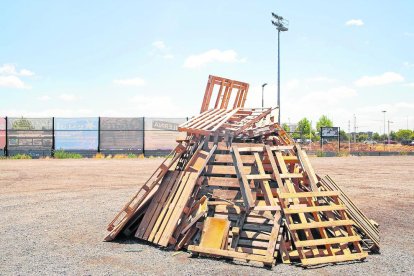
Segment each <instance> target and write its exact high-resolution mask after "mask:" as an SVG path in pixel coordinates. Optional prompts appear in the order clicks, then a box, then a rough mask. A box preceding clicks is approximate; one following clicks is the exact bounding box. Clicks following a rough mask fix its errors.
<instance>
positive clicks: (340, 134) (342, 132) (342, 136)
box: [339, 130, 349, 141]
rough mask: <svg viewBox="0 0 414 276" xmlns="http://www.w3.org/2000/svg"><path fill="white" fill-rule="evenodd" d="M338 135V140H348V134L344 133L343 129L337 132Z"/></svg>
mask: <svg viewBox="0 0 414 276" xmlns="http://www.w3.org/2000/svg"><path fill="white" fill-rule="evenodd" d="M339 136H340V140H341V141H348V140H349V136H348V134H346V132H345V131H343V130H341V131H340V132H339Z"/></svg>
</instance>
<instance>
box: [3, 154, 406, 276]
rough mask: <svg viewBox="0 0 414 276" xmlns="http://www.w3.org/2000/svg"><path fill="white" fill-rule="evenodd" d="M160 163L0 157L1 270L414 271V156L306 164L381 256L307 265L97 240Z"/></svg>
mask: <svg viewBox="0 0 414 276" xmlns="http://www.w3.org/2000/svg"><path fill="white" fill-rule="evenodd" d="M160 162H161V160H160V159H132V160H131V159H128V160H93V159H82V160H0V187H1V188H0V214H1V222H2V224H1V226H0V274H1V275H16V274H19V275H27V274H42V275H50V274H69V275H85V274H86V275H89V274H91V275H109V274H110V275H113V274H117V275H119V274H128V275H129V274H131V275H132V274H135V275H136V274H139V275H154V274H162V275H172V274H175V275H206V274H210V275H234V274H241V275H253V274H261V275H268V274H269V275H270V274H282V275H283V274H294V275H308V274H315V273H317V274H323V275H335V274H336V275H351V274H352V275H355V274H359V275H366V274H368V275H372V274H377V275H395V274H414V269H413V268H412V264H413V263H414V238H413V237H414V235H413V232H414V231H413V230H412V225H413V224H414V215H413V213H412V211H413V209H414V180H413V174H414V169H413V165H414V157H408V156H397V157H343V158H311V162H312V164H313V165H314V167H315V170H316V172H317V173H319V174H320V175H325V174H329V175H330V176H331V177H332V178H333V179H334V180H336V182H337V183H338V184H339V185H340V186H341V187H343V188H344V190H345V191H346V192H347V193H348V195H349V196H350V197H351V198H352V199H353V200H354V202H355V203H356V204H357V205H358V206H359V207H360V208H361V209H362V210H363V211H364V212H365V213H366V214H367V215H368V216H369V217H370V218H372V219H374V220H376V221H377V222H378V223H379V224H380V225H381V237H382V240H381V246H382V248H381V251H382V254H381V255H371V256H369V257H368V258H367V260H366V261H365V262H362V263H360V262H358V263H348V264H338V265H326V266H321V267H318V268H312V269H303V268H300V267H296V266H293V265H283V264H279V265H277V266H275V267H274V268H273V269H272V270H269V269H266V268H257V267H254V266H252V265H250V264H244V263H232V262H229V261H224V260H212V259H208V258H191V257H190V255H189V254H187V253H181V254H178V255H173V253H174V252H171V251H165V250H160V249H159V248H157V247H155V246H151V245H148V244H144V243H140V242H138V241H130V240H128V241H119V242H113V243H105V242H102V239H103V237H104V235H105V234H106V232H105V229H106V225H107V223H108V222H109V221H110V220H111V219H112V218H113V216H114V215H115V213H116V212H117V211H118V210H119V208H120V207H121V206H122V205H123V204H124V203H125V202H126V200H127V199H128V198H129V197H130V196H131V195H132V194H133V193H134V192H135V191H136V190H137V186H139V185H140V183H143V182H144V181H145V179H146V178H147V177H148V176H149V175H150V174H151V173H152V171H153V169H154V168H155V167H156V166H157V165H158V164H159V163H160Z"/></svg>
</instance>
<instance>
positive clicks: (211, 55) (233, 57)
mask: <svg viewBox="0 0 414 276" xmlns="http://www.w3.org/2000/svg"><path fill="white" fill-rule="evenodd" d="M212 62H220V63H237V62H246V59H245V58H239V57H238V54H237V52H236V51H234V50H225V51H221V50H218V49H212V50H209V51H206V52H204V53H201V54H198V55H190V56H189V57H188V58H187V59H186V60H185V62H184V67H186V68H200V67H203V66H204V65H206V64H208V63H212Z"/></svg>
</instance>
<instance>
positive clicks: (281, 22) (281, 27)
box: [272, 12, 289, 125]
mask: <svg viewBox="0 0 414 276" xmlns="http://www.w3.org/2000/svg"><path fill="white" fill-rule="evenodd" d="M272 16H273V18H275V21H273V20H272V24H273V25H274V26H275V27H276V29H277V107H278V109H279V118H278V123H279V125H280V32H286V31H287V30H288V28H287V26H289V22H288V21H287V20H286V19H283V17H281V16H279V15H277V14H275V13H273V12H272Z"/></svg>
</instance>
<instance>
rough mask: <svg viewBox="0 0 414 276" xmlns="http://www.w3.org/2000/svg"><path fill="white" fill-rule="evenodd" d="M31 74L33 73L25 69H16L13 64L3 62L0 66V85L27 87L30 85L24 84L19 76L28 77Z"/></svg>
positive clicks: (17, 87) (18, 87)
mask: <svg viewBox="0 0 414 276" xmlns="http://www.w3.org/2000/svg"><path fill="white" fill-rule="evenodd" d="M33 75H34V73H33V72H32V71H29V70H27V69H21V70H20V71H18V70H16V66H14V65H13V64H3V65H1V66H0V87H7V88H16V89H29V88H30V86H28V85H26V84H25V83H24V82H23V81H22V80H21V79H20V77H30V76H33Z"/></svg>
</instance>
